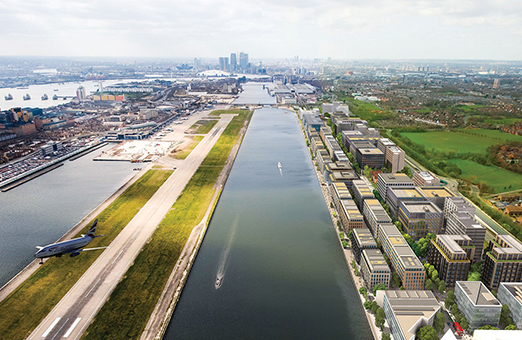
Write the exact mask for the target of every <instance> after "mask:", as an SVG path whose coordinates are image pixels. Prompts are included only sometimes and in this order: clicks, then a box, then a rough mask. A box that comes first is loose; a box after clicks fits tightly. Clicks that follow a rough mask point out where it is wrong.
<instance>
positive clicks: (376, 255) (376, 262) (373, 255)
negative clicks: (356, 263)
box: [362, 249, 390, 271]
mask: <svg viewBox="0 0 522 340" xmlns="http://www.w3.org/2000/svg"><path fill="white" fill-rule="evenodd" d="M362 256H363V257H365V258H366V259H367V261H366V262H367V263H368V264H369V265H370V270H381V271H390V267H388V264H387V263H386V260H385V259H384V256H382V252H381V251H380V250H379V249H363V251H362Z"/></svg>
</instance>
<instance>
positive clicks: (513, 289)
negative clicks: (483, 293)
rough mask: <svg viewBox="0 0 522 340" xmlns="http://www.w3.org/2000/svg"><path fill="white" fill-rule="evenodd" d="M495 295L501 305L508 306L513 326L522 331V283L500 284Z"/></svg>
mask: <svg viewBox="0 0 522 340" xmlns="http://www.w3.org/2000/svg"><path fill="white" fill-rule="evenodd" d="M497 295H498V299H499V301H500V302H501V303H502V304H503V305H508V307H509V311H510V313H509V316H510V317H511V318H512V319H513V322H514V323H515V326H517V328H518V329H522V283H520V282H516V283H515V282H513V283H511V282H509V283H508V282H502V283H500V287H499V288H498V294H497Z"/></svg>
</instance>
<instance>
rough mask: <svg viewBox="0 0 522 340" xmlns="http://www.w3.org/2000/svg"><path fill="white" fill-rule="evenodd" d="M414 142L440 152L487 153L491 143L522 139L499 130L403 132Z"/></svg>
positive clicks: (403, 134)
mask: <svg viewBox="0 0 522 340" xmlns="http://www.w3.org/2000/svg"><path fill="white" fill-rule="evenodd" d="M401 135H402V136H404V137H408V138H409V139H410V140H411V141H412V142H414V143H417V144H421V145H424V147H425V148H426V149H427V150H431V149H434V150H435V151H439V152H450V151H455V152H458V153H459V152H472V153H480V154H486V153H487V148H488V147H489V146H491V145H495V144H500V143H502V142H505V141H521V142H522V136H515V135H512V134H509V133H505V132H502V131H499V130H487V129H475V130H458V131H455V132H454V131H428V132H401Z"/></svg>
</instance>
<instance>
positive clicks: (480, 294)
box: [456, 281, 500, 306]
mask: <svg viewBox="0 0 522 340" xmlns="http://www.w3.org/2000/svg"><path fill="white" fill-rule="evenodd" d="M456 284H457V285H459V286H460V287H461V288H462V290H463V291H464V293H465V294H466V295H467V297H468V298H469V299H470V300H471V303H472V304H473V305H474V306H500V302H498V300H497V299H496V298H495V297H494V296H493V294H491V292H490V291H489V289H487V288H486V286H485V285H484V284H483V283H482V282H480V281H457V282H456Z"/></svg>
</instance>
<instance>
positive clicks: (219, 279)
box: [215, 277, 223, 289]
mask: <svg viewBox="0 0 522 340" xmlns="http://www.w3.org/2000/svg"><path fill="white" fill-rule="evenodd" d="M222 284H223V278H222V277H217V278H216V283H215V287H216V289H218V288H219V287H221V285H222Z"/></svg>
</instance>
